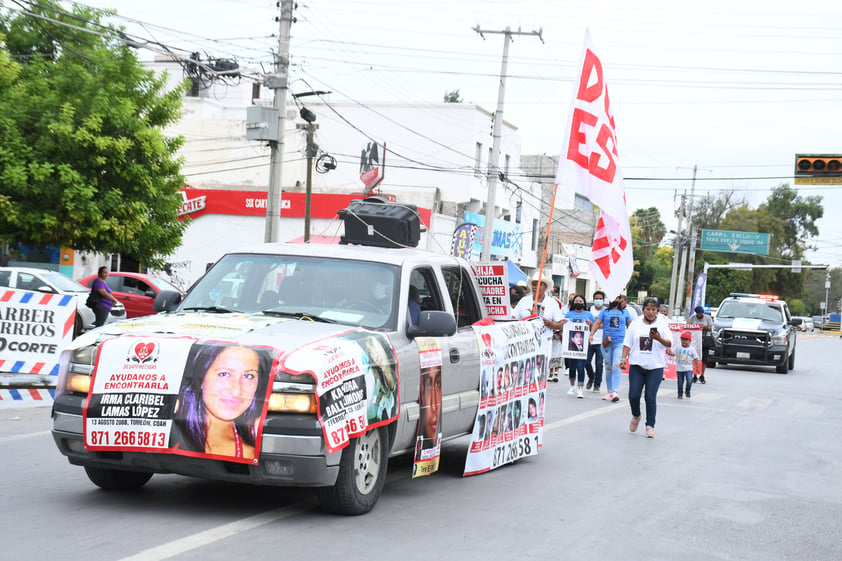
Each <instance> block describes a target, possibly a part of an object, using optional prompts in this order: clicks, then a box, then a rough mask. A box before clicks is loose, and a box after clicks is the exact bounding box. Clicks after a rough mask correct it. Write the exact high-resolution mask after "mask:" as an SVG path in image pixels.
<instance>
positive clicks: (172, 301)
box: [152, 290, 181, 314]
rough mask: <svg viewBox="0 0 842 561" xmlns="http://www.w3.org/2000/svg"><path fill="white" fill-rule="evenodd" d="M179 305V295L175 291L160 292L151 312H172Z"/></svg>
mask: <svg viewBox="0 0 842 561" xmlns="http://www.w3.org/2000/svg"><path fill="white" fill-rule="evenodd" d="M180 303H181V294H180V293H178V292H176V291H175V290H162V291H161V292H160V293H158V296H156V297H155V301H154V302H153V303H152V310H153V311H154V312H155V313H156V314H160V313H161V312H172V311H173V310H175V309H176V308H177V307H178V305H179V304H180Z"/></svg>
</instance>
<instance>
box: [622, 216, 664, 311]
mask: <svg viewBox="0 0 842 561" xmlns="http://www.w3.org/2000/svg"><path fill="white" fill-rule="evenodd" d="M629 225H630V226H631V233H632V253H633V254H634V273H633V274H632V278H631V280H630V281H629V285H628V290H629V292H630V293H634V292H636V291H638V290H646V291H647V292H649V293H650V294H651V285H652V283H653V282H657V281H658V280H659V279H660V275H662V274H663V271H661V270H660V269H659V267H658V266H657V263H656V262H655V261H653V259H652V256H653V254H654V253H655V251H656V250H657V249H658V245H659V244H660V243H661V240H663V239H664V235H665V234H666V231H667V229H666V226H664V223H663V222H662V221H661V213H660V212H659V211H658V209H657V208H656V207H650V208H639V209H637V210H636V211H634V214H632V215H631V217H629ZM669 271H670V269H667V270H666V277H667V281H666V282H667V287H669ZM660 280H663V279H660ZM667 292H669V290H667ZM662 296H663V297H664V298H665V297H666V294H664V295H662Z"/></svg>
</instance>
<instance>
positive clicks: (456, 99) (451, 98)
mask: <svg viewBox="0 0 842 561" xmlns="http://www.w3.org/2000/svg"><path fill="white" fill-rule="evenodd" d="M444 102H445V103H462V96H461V95H459V90H451V91H449V92H444Z"/></svg>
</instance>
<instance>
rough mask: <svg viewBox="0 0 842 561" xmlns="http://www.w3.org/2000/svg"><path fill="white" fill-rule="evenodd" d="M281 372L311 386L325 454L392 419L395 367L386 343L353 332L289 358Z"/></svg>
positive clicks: (374, 334)
mask: <svg viewBox="0 0 842 561" xmlns="http://www.w3.org/2000/svg"><path fill="white" fill-rule="evenodd" d="M281 369H282V370H283V371H285V372H288V373H290V374H305V373H306V374H311V375H312V376H313V377H314V378H315V380H316V398H317V400H318V405H319V412H318V415H319V422H320V423H321V426H322V430H323V432H324V437H325V443H326V445H327V450H328V452H329V453H331V454H332V453H334V452H336V451H337V450H341V449H342V448H344V447H345V446H347V445H348V442H349V441H350V439H351V438H353V437H355V436H359V435H361V434H365V432H366V431H368V430H369V429H371V428H375V427H378V426H381V425H385V424H388V423H390V422H392V421H394V420H395V419H396V418H397V416H398V403H399V401H398V398H399V396H398V364H397V359H396V358H395V350H394V348H393V347H392V343H391V341H389V337H388V336H387V335H385V334H383V333H379V332H374V331H366V330H365V329H355V330H353V331H348V332H346V333H343V334H341V335H337V336H335V337H330V338H328V339H323V340H321V341H317V342H315V343H311V344H309V345H306V346H304V347H301V348H299V349H296V350H294V351H292V352H290V353H289V354H288V355H286V356H285V357H284V358H283V359H282V363H281Z"/></svg>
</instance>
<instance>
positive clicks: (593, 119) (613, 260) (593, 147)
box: [556, 33, 634, 297]
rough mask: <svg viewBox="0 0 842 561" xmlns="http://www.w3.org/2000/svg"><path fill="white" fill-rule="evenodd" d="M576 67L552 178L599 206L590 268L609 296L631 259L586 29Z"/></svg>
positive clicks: (609, 127) (607, 109) (600, 78)
mask: <svg viewBox="0 0 842 561" xmlns="http://www.w3.org/2000/svg"><path fill="white" fill-rule="evenodd" d="M580 68H581V71H580V74H579V79H578V80H577V81H576V85H575V90H574V97H573V101H572V103H571V107H570V116H569V119H568V127H567V136H566V138H567V143H566V147H565V149H564V150H563V151H562V154H561V157H560V158H559V166H558V174H557V176H556V183H557V184H566V185H575V187H576V189H577V191H578V192H579V193H580V194H582V195H584V196H586V197H587V198H588V199H590V201H591V202H592V203H593V204H594V205H596V206H598V207H599V208H600V215H599V224H598V226H597V231H596V234H595V235H594V241H593V247H592V248H591V252H592V255H591V263H590V270H591V272H592V273H593V275H594V278H595V279H596V281H597V283H598V284H599V286H600V288H602V289H603V290H604V291H605V292H606V293H607V294H609V295H610V296H611V297H613V296H616V295H618V294H620V293H621V292H622V290H623V289H624V288H625V286H626V284H627V283H628V281H629V279H630V278H631V274H632V268H633V263H634V262H633V257H632V243H631V228H630V227H629V213H628V209H627V208H626V196H625V188H624V186H623V174H622V171H621V169H620V161H619V155H618V153H617V137H616V130H615V124H614V115H613V113H612V111H611V104H610V102H609V97H608V86H607V85H606V83H605V78H604V73H603V68H602V62H601V61H600V59H599V57H598V56H597V55H596V53H595V52H594V48H593V44H592V42H591V37H590V33H586V34H585V44H584V48H583V53H582V63H581V66H580Z"/></svg>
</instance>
